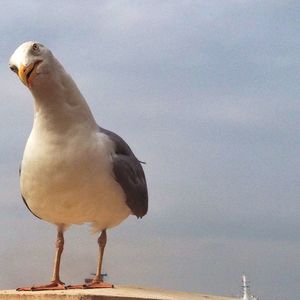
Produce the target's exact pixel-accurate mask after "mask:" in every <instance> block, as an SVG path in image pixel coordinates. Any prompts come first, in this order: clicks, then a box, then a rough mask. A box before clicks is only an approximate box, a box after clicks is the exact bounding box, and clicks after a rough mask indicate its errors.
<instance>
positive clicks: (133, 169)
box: [99, 127, 148, 218]
mask: <svg viewBox="0 0 300 300" xmlns="http://www.w3.org/2000/svg"><path fill="white" fill-rule="evenodd" d="M99 130H100V131H101V132H102V133H104V134H106V135H107V136H108V137H109V138H110V140H111V141H112V142H113V143H114V147H115V149H114V150H115V152H114V153H112V163H113V173H114V176H115V179H116V181H117V182H118V183H119V184H120V185H121V187H122V189H123V191H124V193H125V195H126V204H127V205H128V207H129V208H130V209H131V211H132V213H133V214H134V215H136V216H137V217H138V218H142V217H143V216H144V215H145V214H146V213H147V211H148V191H147V184H146V178H145V174H144V171H143V168H142V166H141V162H140V161H139V160H138V159H137V158H136V156H135V155H134V153H133V152H132V151H131V149H130V147H129V146H128V144H127V143H126V142H125V141H124V140H123V139H122V138H121V137H120V136H118V135H117V134H116V133H114V132H112V131H109V130H107V129H104V128H101V127H99Z"/></svg>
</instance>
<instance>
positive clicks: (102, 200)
mask: <svg viewBox="0 0 300 300" xmlns="http://www.w3.org/2000/svg"><path fill="white" fill-rule="evenodd" d="M10 68H11V69H12V70H13V71H14V72H16V73H17V74H18V75H19V77H20V79H21V81H22V82H23V83H24V84H25V85H26V86H27V87H28V88H29V90H30V91H31V93H32V95H33V97H34V122H33V128H32V131H31V133H30V136H29V138H28V141H27V144H26V147H25V151H24V156H23V160H22V163H21V169H20V170H21V172H20V185H21V193H22V197H23V199H24V202H25V204H26V205H27V207H28V208H29V209H30V210H31V212H32V213H33V214H34V215H36V216H37V217H39V218H41V219H42V220H45V221H47V222H50V223H53V224H56V225H57V227H58V239H57V244H59V245H60V244H62V245H63V231H64V230H65V228H67V227H68V226H69V225H72V224H81V223H86V222H88V223H91V224H92V226H93V228H94V230H95V231H102V233H103V235H102V237H100V239H99V246H100V263H99V266H98V270H97V275H96V278H95V280H94V283H97V284H98V286H97V284H94V286H92V287H100V286H101V284H100V283H101V282H102V279H101V263H102V256H103V251H104V247H105V243H104V242H106V232H105V230H106V229H107V228H110V227H113V226H116V225H118V224H119V223H121V222H122V221H123V220H124V219H126V218H127V217H128V216H129V215H130V214H135V215H136V216H138V217H142V216H143V215H145V214H146V212H147V207H148V205H147V203H148V196H147V186H146V181H145V177H144V173H143V170H142V167H141V165H140V162H139V161H138V160H137V159H136V157H135V156H134V154H133V153H132V151H131V150H130V148H129V146H128V145H127V144H126V143H125V142H124V141H123V140H122V139H121V138H120V137H119V136H117V135H116V134H114V133H112V132H110V131H107V130H105V129H102V128H101V127H99V126H98V125H97V123H96V121H95V119H94V117H93V115H92V113H91V111H90V109H89V107H88V105H87V103H86V101H85V99H84V97H83V96H82V94H81V93H80V91H79V89H78V88H77V86H76V84H75V83H74V81H73V79H72V78H71V76H70V75H69V74H68V73H67V72H66V71H65V70H64V68H63V67H62V65H61V64H60V63H59V62H58V60H57V59H56V58H55V57H54V56H53V54H52V52H51V51H50V50H49V49H47V48H46V47H44V46H43V45H42V44H40V43H36V42H26V43H23V44H22V45H21V46H19V47H18V48H17V49H16V51H15V52H14V53H13V55H12V56H11V58H10ZM104 235H105V237H104ZM100 240H101V241H100ZM103 244H104V246H103ZM101 247H102V248H101ZM57 249H58V250H57V251H58V252H57V255H56V261H55V268H54V273H53V278H52V282H51V284H50V285H47V286H41V287H40V289H50V288H53V286H54V287H55V288H61V287H62V286H63V288H65V286H64V285H63V284H62V282H61V281H60V280H59V262H60V255H61V252H62V249H63V246H59V247H58V246H57ZM57 260H58V262H57ZM99 273H100V274H99ZM99 284H100V285H99ZM31 289H32V288H31Z"/></svg>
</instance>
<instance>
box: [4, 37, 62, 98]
mask: <svg viewBox="0 0 300 300" xmlns="http://www.w3.org/2000/svg"><path fill="white" fill-rule="evenodd" d="M9 67H10V69H11V70H12V71H13V72H15V73H16V74H17V75H18V76H19V78H20V79H21V81H22V82H23V83H24V84H25V85H26V86H27V87H28V88H29V89H30V90H31V91H32V92H34V91H35V90H37V89H40V88H43V87H46V86H49V83H50V82H51V81H52V83H53V79H55V77H56V76H53V75H56V73H57V70H59V71H61V70H62V69H63V68H62V66H61V65H60V63H59V62H58V61H57V60H56V59H55V57H54V56H53V54H52V52H51V51H50V50H49V49H48V48H46V47H45V46H43V45H42V44H40V43H38V42H25V43H23V44H22V45H20V46H19V47H18V48H17V49H16V50H15V52H14V53H13V55H12V56H11V57H10V59H9ZM57 67H58V68H57ZM49 81H50V82H49Z"/></svg>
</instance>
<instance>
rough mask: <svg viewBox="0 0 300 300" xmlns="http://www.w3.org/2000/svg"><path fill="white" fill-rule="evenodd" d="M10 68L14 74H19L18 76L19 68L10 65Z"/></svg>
mask: <svg viewBox="0 0 300 300" xmlns="http://www.w3.org/2000/svg"><path fill="white" fill-rule="evenodd" d="M9 68H10V69H11V70H12V71H13V72H15V73H17V74H18V71H19V70H18V68H17V67H16V66H15V65H10V66H9Z"/></svg>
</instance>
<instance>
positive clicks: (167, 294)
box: [0, 286, 237, 300]
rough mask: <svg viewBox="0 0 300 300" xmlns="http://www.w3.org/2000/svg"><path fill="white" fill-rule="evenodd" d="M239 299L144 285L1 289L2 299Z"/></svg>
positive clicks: (0, 296) (0, 297) (0, 299)
mask: <svg viewBox="0 0 300 300" xmlns="http://www.w3.org/2000/svg"><path fill="white" fill-rule="evenodd" d="M54 299H58V300H60V299H61V300H122V299H124V300H134V299H148V300H150V299H153V300H154V299H155V300H173V299H174V300H177V299H178V300H234V299H235V300H237V298H229V297H220V296H210V295H202V294H196V293H186V292H174V291H166V290H159V289H147V288H142V287H130V286H116V287H115V288H113V289H90V290H65V291H42V292H17V291H15V290H3V291H0V300H54Z"/></svg>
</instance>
